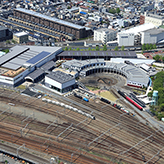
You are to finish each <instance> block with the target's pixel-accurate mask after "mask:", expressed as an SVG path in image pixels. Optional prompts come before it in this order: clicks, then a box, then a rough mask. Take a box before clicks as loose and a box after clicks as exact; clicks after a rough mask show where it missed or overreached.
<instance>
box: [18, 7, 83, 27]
mask: <svg viewBox="0 0 164 164" xmlns="http://www.w3.org/2000/svg"><path fill="white" fill-rule="evenodd" d="M15 10H16V11H20V12H24V13H27V14H30V15H33V16H36V17H40V18H43V19H46V20H49V21H53V22H56V23H60V24H63V25H67V26H70V27H72V28H77V29H83V28H85V27H84V26H80V25H77V24H73V23H70V22H67V21H63V20H60V19H57V18H54V17H49V16H46V15H44V14H40V13H37V12H35V11H32V10H26V9H23V8H17V9H15Z"/></svg>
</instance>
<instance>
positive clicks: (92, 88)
mask: <svg viewBox="0 0 164 164" xmlns="http://www.w3.org/2000/svg"><path fill="white" fill-rule="evenodd" d="M86 87H87V88H88V89H89V90H91V91H96V90H99V88H98V87H90V86H86Z"/></svg>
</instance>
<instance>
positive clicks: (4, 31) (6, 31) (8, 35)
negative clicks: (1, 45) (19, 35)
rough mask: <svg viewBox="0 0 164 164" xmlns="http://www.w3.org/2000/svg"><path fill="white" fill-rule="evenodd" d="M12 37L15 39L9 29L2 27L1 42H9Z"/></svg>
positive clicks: (0, 32)
mask: <svg viewBox="0 0 164 164" xmlns="http://www.w3.org/2000/svg"><path fill="white" fill-rule="evenodd" d="M12 37H13V34H12V32H11V31H10V30H9V29H7V28H6V27H2V26H0V41H5V40H9V39H12Z"/></svg>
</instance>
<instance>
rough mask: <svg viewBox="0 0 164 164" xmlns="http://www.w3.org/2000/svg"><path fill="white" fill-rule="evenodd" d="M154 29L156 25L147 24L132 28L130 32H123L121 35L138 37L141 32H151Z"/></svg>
mask: <svg viewBox="0 0 164 164" xmlns="http://www.w3.org/2000/svg"><path fill="white" fill-rule="evenodd" d="M154 27H155V25H154V24H152V23H145V24H142V25H139V26H136V27H133V28H130V29H128V30H125V31H121V32H120V33H134V34H135V35H137V34H138V33H139V32H142V31H145V30H149V29H152V28H154Z"/></svg>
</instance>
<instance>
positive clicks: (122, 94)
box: [118, 90, 143, 111]
mask: <svg viewBox="0 0 164 164" xmlns="http://www.w3.org/2000/svg"><path fill="white" fill-rule="evenodd" d="M118 93H119V94H120V95H121V96H122V97H124V98H125V99H126V100H128V101H129V102H130V103H131V104H133V105H134V106H135V107H137V108H138V109H139V110H141V111H142V110H143V108H142V107H141V106H140V105H138V104H137V103H136V102H134V101H133V100H132V99H131V98H129V97H128V96H126V95H125V94H124V93H123V92H121V91H120V90H119V91H118Z"/></svg>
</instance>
